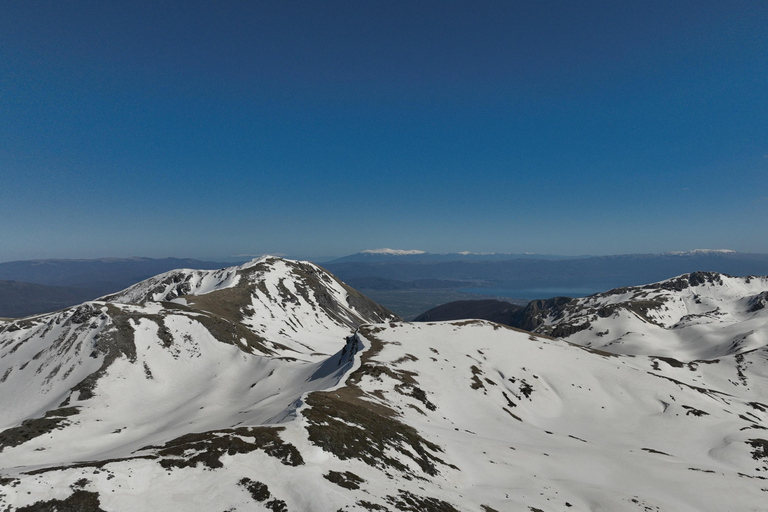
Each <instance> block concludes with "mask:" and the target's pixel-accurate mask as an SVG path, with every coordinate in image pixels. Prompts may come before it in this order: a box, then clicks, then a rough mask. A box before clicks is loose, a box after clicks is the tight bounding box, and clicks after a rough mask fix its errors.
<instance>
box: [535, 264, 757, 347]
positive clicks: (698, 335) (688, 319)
mask: <svg viewBox="0 0 768 512" xmlns="http://www.w3.org/2000/svg"><path fill="white" fill-rule="evenodd" d="M766 304H768V277H755V276H751V277H731V276H728V275H725V274H719V273H716V272H694V273H691V274H684V275H682V276H678V277H676V278H673V279H669V280H666V281H662V282H659V283H654V284H650V285H646V286H637V287H631V288H619V289H616V290H611V291H609V292H605V293H598V294H595V295H592V296H589V297H585V298H581V299H574V300H573V301H571V302H570V303H568V304H567V305H565V306H564V307H563V308H559V309H558V310H556V311H551V312H550V313H549V314H548V315H547V316H546V318H544V321H543V324H542V325H541V326H539V327H538V328H537V329H536V332H540V333H546V334H550V335H556V336H563V337H565V339H567V340H568V341H571V342H573V343H578V344H580V345H586V346H590V347H597V348H600V349H602V350H607V351H609V352H613V353H617V354H644V355H655V356H661V357H671V358H675V359H679V360H681V361H686V362H687V361H694V360H712V359H717V358H720V357H723V356H726V355H731V354H739V353H745V352H749V351H750V350H754V349H756V348H760V347H764V346H765V345H766V344H768V308H766V307H765V306H766Z"/></svg>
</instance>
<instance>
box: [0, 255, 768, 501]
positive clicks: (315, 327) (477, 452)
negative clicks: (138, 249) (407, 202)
mask: <svg viewBox="0 0 768 512" xmlns="http://www.w3.org/2000/svg"><path fill="white" fill-rule="evenodd" d="M731 279H732V278H728V277H727V276H720V275H714V274H713V275H707V274H704V275H700V274H691V275H687V276H682V277H681V278H678V279H677V280H671V281H669V282H665V283H657V284H656V285H651V287H649V288H647V289H645V291H644V292H645V295H643V293H644V292H643V291H642V290H643V289H642V288H637V289H626V290H624V291H621V290H614V291H612V292H609V293H607V294H603V296H602V297H601V298H600V299H593V302H595V303H594V304H591V305H589V306H587V305H585V304H582V305H581V306H580V308H577V305H578V304H577V303H567V307H565V308H562V309H560V310H559V312H555V311H549V312H546V314H544V313H545V311H544V309H542V314H543V316H542V319H543V321H542V322H541V324H540V326H539V327H545V328H554V326H555V323H556V322H555V317H554V315H556V314H561V316H562V320H563V322H564V323H563V325H564V326H565V325H569V326H571V327H578V326H579V325H580V324H579V323H578V322H580V320H578V318H577V317H578V315H579V314H580V313H579V311H581V310H584V311H586V309H587V308H595V307H596V308H597V310H596V312H595V314H597V319H592V317H589V318H590V321H591V322H601V321H603V320H605V321H610V320H613V321H614V323H613V324H611V325H610V326H608V325H607V324H606V326H607V328H608V329H609V330H610V329H612V328H613V329H617V328H618V327H617V326H618V325H620V323H621V322H630V321H634V320H631V318H630V315H635V316H636V317H637V318H638V319H639V321H642V322H643V324H637V325H645V324H646V323H648V322H649V320H648V318H652V319H653V321H654V322H656V323H655V324H653V325H655V326H656V327H659V330H658V331H654V333H655V334H653V335H654V336H658V339H656V338H653V339H652V338H651V334H648V335H647V336H645V337H644V338H643V339H645V340H646V342H647V343H648V344H649V345H648V348H647V350H646V352H647V353H646V354H640V353H639V352H640V351H639V350H638V351H637V352H638V353H637V354H635V355H625V354H622V353H619V352H618V351H615V352H616V353H611V352H608V351H607V350H603V349H597V348H594V346H596V345H597V344H598V340H602V339H603V338H605V337H606V336H608V335H607V334H603V335H598V332H602V331H597V330H596V329H597V328H596V327H595V328H593V329H592V330H591V331H590V330H589V327H587V328H586V329H582V330H579V331H578V332H573V333H571V334H570V336H571V337H573V336H577V335H583V336H585V339H584V340H577V341H579V343H580V344H576V343H575V342H573V341H571V340H570V338H569V340H565V339H556V338H551V337H548V336H545V335H541V334H532V333H529V332H524V331H520V330H516V329H512V328H508V327H504V326H501V325H499V324H494V323H491V322H486V321H474V320H466V321H454V322H437V323H419V324H415V323H414V324H411V323H403V322H399V321H396V320H394V319H391V318H390V317H388V315H387V312H386V311H384V310H382V309H380V308H376V306H375V305H372V304H370V303H369V302H367V301H366V300H365V299H364V298H363V297H361V296H359V295H356V294H355V293H354V292H353V291H351V290H349V289H348V288H346V287H345V286H344V285H343V284H341V283H339V282H338V281H336V280H335V279H334V278H333V277H332V276H330V275H328V274H327V273H325V272H324V271H322V269H320V268H318V267H316V266H314V265H311V264H307V263H300V262H291V261H287V260H280V259H277V258H267V259H263V260H259V261H256V262H252V263H251V264H248V265H244V266H243V267H239V268H231V269H222V270H219V271H213V272H208V271H203V272H200V271H192V270H183V271H176V272H170V273H166V274H163V275H161V276H158V277H157V278H154V279H152V280H149V281H146V282H143V283H139V284H138V285H136V286H134V287H131V288H129V289H127V290H125V291H124V292H121V293H120V294H116V295H114V296H109V297H104V298H103V300H101V301H95V302H92V303H88V304H85V305H83V306H80V307H79V308H71V309H69V310H65V311H62V312H59V313H57V314H53V315H46V316H40V317H33V318H29V319H24V320H17V321H13V322H0V365H3V366H0V368H1V369H0V371H1V372H3V373H0V404H2V411H3V415H2V417H1V418H0V420H1V421H2V424H1V425H0V429H2V431H1V432H0V468H2V469H0V474H1V475H0V510H11V511H17V510H19V511H21V510H52V509H57V508H58V509H60V510H66V509H69V510H83V511H90V510H93V511H96V510H104V511H122V510H146V509H152V510H157V511H162V510H174V511H175V510H180V509H184V510H201V511H208V510H243V511H245V510H272V511H288V510H291V511H334V512H335V511H339V510H343V511H351V510H368V511H370V510H375V511H395V510H406V511H477V512H493V511H497V512H501V511H528V512H531V511H532V512H536V511H559V510H574V511H599V510H600V511H650V510H653V511H675V512H677V511H682V512H686V511H690V512H692V511H713V512H714V511H718V512H719V511H723V510H733V511H757V510H764V503H765V496H766V492H768V490H767V489H768V483H766V481H765V480H766V478H767V477H766V476H765V474H766V471H768V434H766V433H765V430H766V429H768V391H766V390H768V386H766V383H767V380H768V352H767V349H766V348H765V343H763V344H762V345H761V344H759V343H758V342H757V341H759V340H760V339H764V338H761V336H765V330H766V326H765V325H764V324H762V326H761V325H760V324H759V322H758V321H757V320H755V319H756V318H762V315H764V313H765V311H766V310H768V308H765V307H762V308H761V306H760V305H761V304H763V305H764V304H765V302H764V299H765V296H764V295H761V294H763V292H764V291H765V290H766V287H765V285H766V278H752V279H750V280H749V282H746V281H745V280H741V281H738V280H733V281H732V280H731ZM761 287H762V291H761ZM302 290H303V291H302ZM665 293H668V295H665ZM689 294H690V295H689ZM694 294H695V295H696V297H694ZM611 297H612V298H611ZM662 298H664V300H662ZM688 299H690V302H691V303H692V304H691V305H688V302H686V301H688ZM585 300H586V299H585ZM696 300H700V301H701V303H700V304H699V303H697V302H696ZM716 300H719V301H720V302H715V301H716ZM600 301H605V302H604V303H603V302H600ZM608 301H613V302H608ZM633 302H635V303H637V304H635V306H631V304H632V303H633ZM647 302H653V303H656V302H658V303H661V304H662V305H660V306H658V307H654V308H645V305H646V303H647ZM598 303H599V304H600V305H599V306H598ZM579 304H580V303H579ZM681 304H683V305H685V307H691V308H694V309H695V307H698V306H701V313H699V314H701V315H703V316H701V318H702V324H703V323H704V320H703V319H704V318H707V319H709V320H710V322H709V323H706V326H708V327H707V329H709V330H710V331H714V330H715V325H717V324H718V323H719V324H721V326H722V328H723V329H724V330H725V331H727V332H728V336H730V334H731V331H730V330H729V329H734V328H732V327H729V325H731V323H729V322H731V320H733V322H732V323H733V324H738V323H739V322H747V323H749V322H751V325H750V327H749V328H750V329H753V330H754V331H755V334H752V335H750V336H751V338H750V339H749V341H748V343H743V344H741V345H740V346H739V347H738V348H736V349H734V350H724V349H722V348H721V346H720V344H718V343H715V342H711V340H710V338H706V337H704V338H702V339H703V340H704V341H703V342H702V343H704V345H707V347H709V348H706V349H702V350H713V351H712V354H713V356H712V357H711V358H709V359H707V360H706V361H704V360H699V359H701V358H695V359H697V360H692V359H691V356H692V355H694V354H693V352H691V351H685V350H683V349H684V348H685V349H688V348H689V347H688V345H687V344H681V342H679V340H677V339H676V338H675V337H674V335H672V334H670V333H671V332H673V331H674V330H675V328H673V326H674V325H676V324H679V323H680V321H681V320H682V319H683V317H684V316H685V315H690V314H693V313H690V312H687V313H684V311H683V309H684V308H683V305H681ZM611 305H613V306H611ZM709 306H717V307H719V308H720V309H719V310H720V311H725V312H726V314H722V315H716V314H712V315H710V316H706V315H704V312H705V307H709ZM610 307H613V308H614V309H613V310H611V311H608V310H604V311H603V310H602V309H601V308H609V309H610ZM633 308H634V309H633ZM665 308H667V309H665ZM750 309H752V310H753V311H752V312H749V311H748V310H750ZM625 310H626V311H627V312H628V313H627V315H626V317H627V319H625V316H624V311H625ZM600 311H603V313H602V314H599V312H600ZM617 311H618V313H619V314H618V315H617V316H615V317H614V316H613V315H614V313H615V312H617ZM638 311H639V312H640V313H638ZM685 311H688V310H685ZM691 311H693V309H692V310H691ZM697 311H698V310H697ZM706 311H709V310H706ZM607 313H609V314H607ZM641 313H642V314H641ZM583 314H585V315H586V313H583ZM750 315H752V316H750ZM678 316H679V318H677V317H678ZM646 317H647V318H646ZM694 320H695V319H694ZM686 321H687V320H686ZM361 324H362V325H361ZM657 324H658V325H657ZM622 325H623V324H622ZM632 325H633V326H634V324H632ZM686 325H687V324H686ZM696 325H699V324H697V323H696V322H695V321H694V322H692V323H691V325H690V326H689V327H695V326H696ZM600 326H601V328H605V327H606V326H603V325H602V324H600ZM665 326H666V327H667V329H665V328H664V327H665ZM247 333H251V334H247ZM313 333H314V334H313ZM589 333H592V334H591V335H592V337H593V338H592V340H591V341H592V345H593V347H589V346H586V345H588V344H589V340H587V339H586V337H587V336H588V335H589ZM609 334H610V333H609ZM334 337H336V339H335V341H334V340H333V338H334ZM713 339H714V335H712V340H713ZM665 340H671V341H667V342H665ZM686 340H687V341H686V343H688V344H693V343H694V341H693V340H688V338H686ZM637 343H638V344H639V343H640V340H638V341H637ZM316 344H317V345H316ZM667 345H671V346H673V347H678V348H679V349H680V350H681V351H682V353H678V352H676V350H678V348H669V347H668V346H667ZM619 346H621V345H620V344H618V343H614V344H612V345H608V346H607V347H603V348H605V349H609V348H612V347H619ZM712 347H716V348H717V350H718V352H717V355H714V354H715V352H714V349H712ZM662 348H663V349H668V352H665V353H663V354H662V353H657V351H658V350H660V349H662ZM670 354H671V355H670ZM6 368H8V370H6ZM46 507H47V508H46ZM67 507H69V508H67Z"/></svg>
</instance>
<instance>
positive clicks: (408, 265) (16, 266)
mask: <svg viewBox="0 0 768 512" xmlns="http://www.w3.org/2000/svg"><path fill="white" fill-rule="evenodd" d="M229 265H232V263H222V262H213V261H200V260H194V259H183V258H162V259H153V258H102V259H92V260H87V259H80V260H29V261H13V262H5V263H0V317H20V316H26V315H31V314H36V313H45V312H50V311H55V310H57V309H61V308H64V307H67V306H71V305H74V304H78V303H80V302H82V301H84V300H90V299H95V298H97V297H100V296H102V295H106V294H109V293H113V292H115V291H118V290H121V289H123V288H125V287H127V286H130V285H131V284H133V283H135V282H138V281H141V280H143V279H147V278H148V277H151V276H154V275H156V274H159V273H161V272H166V271H168V270H173V269H178V268H196V269H218V268H224V267H227V266H229ZM322 266H323V267H324V268H326V269H328V270H329V271H331V272H333V273H334V274H335V275H337V276H339V277H340V278H341V279H343V280H344V281H345V282H347V283H349V284H350V285H351V286H353V287H355V288H358V289H360V290H362V291H363V292H365V293H367V294H369V295H370V296H372V297H373V298H374V299H375V300H377V301H379V302H380V303H382V304H383V305H385V306H386V307H389V308H391V309H392V310H393V311H395V312H397V313H399V314H402V315H403V316H404V317H405V318H412V317H413V316H414V315H416V314H418V313H421V312H423V311H425V310H427V309H429V308H431V307H434V306H437V305H439V304H442V303H445V302H449V301H453V300H456V299H459V298H471V297H472V296H473V295H471V294H470V292H471V293H473V294H477V295H486V296H492V297H494V298H498V297H510V300H512V299H513V298H515V299H525V300H532V299H538V298H549V297H552V296H555V295H571V294H575V291H577V290H581V291H582V293H581V295H585V294H588V293H594V292H597V291H602V290H607V289H611V288H617V287H622V286H633V285H638V284H643V283H649V282H655V281H661V280H664V279H668V278H670V277H673V276H676V275H680V274H684V273H687V272H692V271H697V270H698V271H713V272H722V273H725V274H730V275H735V276H747V275H765V274H768V255H766V254H746V253H738V252H735V251H730V250H702V249H699V250H694V251H685V252H670V253H664V254H630V255H617V256H580V257H565V256H555V255H535V254H476V253H453V254H431V253H427V252H423V251H418V250H393V249H376V250H368V251H362V252H360V253H358V254H353V255H350V256H345V257H344V258H338V259H336V260H333V261H330V262H326V263H323V264H322ZM11 281H14V282H13V283H11ZM25 283H26V284H25ZM46 287H52V288H46ZM516 302H520V300H518V301H516Z"/></svg>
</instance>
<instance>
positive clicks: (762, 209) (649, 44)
mask: <svg viewBox="0 0 768 512" xmlns="http://www.w3.org/2000/svg"><path fill="white" fill-rule="evenodd" d="M767 226H768V2H765V1H756V2H746V1H731V2H723V1H721V0H718V1H669V0H664V1H649V0H642V1H620V2H616V1H604V2H590V1H579V2H574V1H561V2H549V1H539V0H536V1H533V0H531V1H466V2H454V1H445V0H439V1H437V0H436V1H394V0H392V1H358V0H355V1H348V2H339V1H322V2H320V1H303V2H294V1H280V2H278V1H271V2H265V1H245V0H242V1H221V0H217V1H210V2H198V1H178V2H171V1H157V0H153V1H146V2H142V1H131V2H127V1H126V2H121V1H117V0H114V1H109V2H103V1H101V0H98V1H96V0H95V1H90V2H88V1H68V2H61V1H58V0H56V1H29V0H23V1H15V0H4V1H3V2H2V3H0V234H2V240H3V242H2V244H0V261H7V260H14V259H30V258H75V257H102V256H152V257H162V256H178V257H198V258H208V259H217V258H224V257H228V256H232V255H243V254H261V253H265V252H269V253H282V254H287V255H290V256H296V257H319V256H321V255H322V256H326V255H327V256H331V255H339V256H340V255H344V254H349V253H353V252H357V251H359V250H362V249H371V248H378V247H393V248H400V249H422V250H427V251H431V252H453V251H463V250H470V251H478V252H516V253H519V252H541V253H557V254H617V253H637V252H642V253H647V252H663V251H670V250H687V249H694V248H730V249H735V250H739V251H742V252H763V253H768V236H766V235H768V227H767Z"/></svg>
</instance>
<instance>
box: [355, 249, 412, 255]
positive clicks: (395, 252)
mask: <svg viewBox="0 0 768 512" xmlns="http://www.w3.org/2000/svg"><path fill="white" fill-rule="evenodd" d="M360 252H362V253H363V254H392V255H396V256H406V255H408V254H426V252H425V251H420V250H418V249H412V250H403V249H387V248H384V249H366V250H364V251H360Z"/></svg>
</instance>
